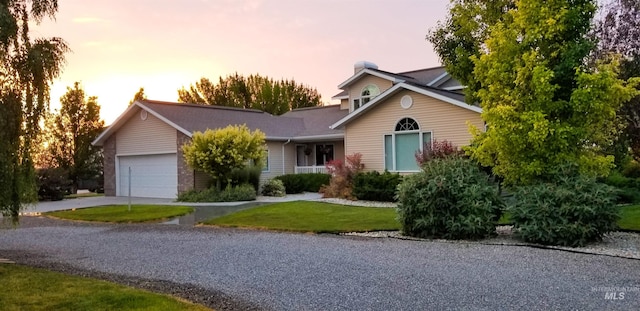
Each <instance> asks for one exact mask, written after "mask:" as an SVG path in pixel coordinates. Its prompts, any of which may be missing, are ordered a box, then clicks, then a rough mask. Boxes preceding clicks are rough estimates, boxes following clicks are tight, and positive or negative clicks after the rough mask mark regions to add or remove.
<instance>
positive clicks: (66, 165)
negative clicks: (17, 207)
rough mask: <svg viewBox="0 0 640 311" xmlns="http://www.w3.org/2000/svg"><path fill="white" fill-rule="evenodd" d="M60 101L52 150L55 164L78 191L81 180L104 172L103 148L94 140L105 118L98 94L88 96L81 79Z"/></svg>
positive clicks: (51, 141) (53, 164)
mask: <svg viewBox="0 0 640 311" xmlns="http://www.w3.org/2000/svg"><path fill="white" fill-rule="evenodd" d="M60 103H61V108H60V110H59V111H56V112H55V113H54V115H53V120H52V121H53V122H52V124H51V128H49V129H48V130H49V131H50V133H51V134H50V138H51V139H50V141H49V142H48V145H49V146H48V152H49V153H50V154H51V156H50V159H51V160H52V163H51V165H52V166H53V167H57V168H62V169H64V170H65V171H66V172H67V173H68V176H69V179H70V180H71V181H72V182H73V187H72V189H73V191H74V192H75V190H77V189H78V183H79V181H80V180H81V179H91V178H96V177H98V175H100V174H101V172H102V152H101V149H100V148H98V147H95V146H93V145H92V144H91V142H92V141H93V140H94V139H95V138H96V137H97V136H98V135H99V134H100V132H101V131H102V129H103V128H104V121H102V120H100V105H98V99H97V97H95V96H89V97H87V96H86V95H85V92H84V90H83V89H82V86H81V85H80V83H79V82H75V83H74V84H73V87H72V88H71V87H67V93H65V94H64V95H63V96H62V97H60Z"/></svg>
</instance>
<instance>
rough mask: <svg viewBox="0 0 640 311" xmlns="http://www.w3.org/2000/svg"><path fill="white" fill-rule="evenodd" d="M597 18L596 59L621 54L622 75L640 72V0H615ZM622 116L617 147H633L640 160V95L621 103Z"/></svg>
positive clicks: (595, 28)
mask: <svg viewBox="0 0 640 311" xmlns="http://www.w3.org/2000/svg"><path fill="white" fill-rule="evenodd" d="M602 10H603V11H602V12H601V14H600V18H598V19H597V20H596V22H595V27H594V29H593V36H594V37H595V39H597V40H598V45H597V48H596V50H595V51H594V53H593V57H592V58H593V59H594V61H597V60H603V59H608V58H610V57H619V58H620V78H622V79H630V78H633V77H639V76H640V40H638V38H640V2H639V1H637V0H614V1H612V2H610V3H608V4H607V5H605V6H604V7H603V9H602ZM618 113H619V120H620V123H621V125H622V131H621V133H620V136H619V138H618V139H617V141H616V145H619V147H618V148H615V149H617V150H623V151H624V152H626V149H627V148H628V147H630V149H631V153H632V155H633V157H634V158H635V160H636V161H640V95H637V96H635V97H633V98H632V99H630V100H628V101H626V102H625V103H623V104H622V106H621V107H620V110H619V111H618Z"/></svg>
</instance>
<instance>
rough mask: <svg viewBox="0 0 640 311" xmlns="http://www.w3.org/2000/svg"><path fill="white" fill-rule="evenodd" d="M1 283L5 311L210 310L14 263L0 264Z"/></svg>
mask: <svg viewBox="0 0 640 311" xmlns="http://www.w3.org/2000/svg"><path fill="white" fill-rule="evenodd" d="M0 284H2V290H1V291H0V302H1V304H2V307H1V309H2V310H5V311H13V310H34V311H38V310H85V311H94V310H190V311H204V310H210V309H208V308H205V307H204V306H200V305H195V304H191V303H188V302H182V301H179V300H177V299H176V298H173V297H170V296H165V295H161V294H155V293H151V292H146V291H142V290H138V289H134V288H130V287H125V286H121V285H117V284H113V283H109V282H106V281H101V280H95V279H90V278H84V277H77V276H70V275H65V274H62V273H57V272H51V271H47V270H42V269H36V268H30V267H24V266H20V265H15V264H0Z"/></svg>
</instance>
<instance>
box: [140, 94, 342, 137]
mask: <svg viewBox="0 0 640 311" xmlns="http://www.w3.org/2000/svg"><path fill="white" fill-rule="evenodd" d="M140 104H142V105H144V106H146V107H148V108H149V109H151V110H153V111H155V112H157V113H158V114H160V115H162V116H163V117H164V118H166V119H167V120H169V121H171V122H173V123H174V124H176V125H178V126H180V127H182V128H184V129H185V130H187V131H189V132H191V133H193V132H195V131H205V130H206V129H216V128H223V127H226V126H227V125H230V124H246V125H247V127H248V128H249V129H251V130H256V129H260V130H261V131H262V132H264V133H265V134H266V136H267V138H293V137H295V136H313V135H326V134H342V133H343V131H340V130H332V129H330V128H329V125H331V124H333V122H335V121H337V120H339V119H340V118H341V117H343V116H344V115H346V112H348V111H346V110H345V113H344V114H341V113H338V112H336V111H335V110H336V109H335V108H337V109H338V110H339V109H340V107H339V105H336V106H335V107H332V106H328V107H318V108H307V109H298V110H294V111H291V112H288V113H287V114H285V115H282V116H274V115H272V114H269V113H266V112H262V111H260V110H253V109H240V108H231V107H221V106H209V105H196V104H182V103H171V102H162V101H152V100H143V101H140Z"/></svg>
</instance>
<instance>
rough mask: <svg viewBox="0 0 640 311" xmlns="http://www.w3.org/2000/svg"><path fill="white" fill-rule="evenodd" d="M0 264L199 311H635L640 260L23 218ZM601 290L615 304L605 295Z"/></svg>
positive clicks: (3, 240)
mask: <svg viewBox="0 0 640 311" xmlns="http://www.w3.org/2000/svg"><path fill="white" fill-rule="evenodd" d="M388 234H393V233H388ZM0 258H7V259H10V260H13V261H15V262H17V263H21V264H30V265H37V266H41V267H46V268H51V269H59V270H63V271H68V272H70V273H79V274H87V275H89V276H98V277H103V278H107V279H109V278H111V279H113V280H115V281H117V280H118V279H120V280H127V281H126V282H130V284H133V285H134V286H140V287H145V286H147V288H151V289H153V290H158V291H161V292H168V293H172V292H176V295H184V296H181V297H189V298H187V299H189V300H193V301H212V302H211V303H210V304H208V305H209V306H212V307H213V308H216V309H220V310H247V309H249V310H252V309H251V308H255V310H257V309H271V310H517V309H523V310H637V306H638V305H640V260H635V259H627V258H619V257H611V256H598V255H591V254H583V253H576V252H567V251H562V250H556V249H546V248H545V249H541V248H536V247H521V246H514V245H502V244H480V243H476V242H473V243H464V242H456V243H452V242H442V241H435V240H405V239H400V238H368V237H362V236H339V235H329V234H319V235H318V234H297V233H282V232H271V231H254V230H237V229H221V228H210V227H189V226H177V225H176V226H171V225H154V224H144V225H137V224H118V225H116V224H92V223H75V222H68V221H62V220H53V219H47V218H43V217H24V218H22V220H21V225H20V226H19V227H18V228H17V229H3V230H0ZM123 282H125V281H123ZM174 288H176V289H174ZM611 288H613V290H614V291H615V292H616V293H617V294H618V296H617V297H618V298H619V297H620V296H619V293H621V292H623V293H624V299H617V300H613V299H607V297H609V298H611V297H612V296H611V294H609V291H608V289H611Z"/></svg>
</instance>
